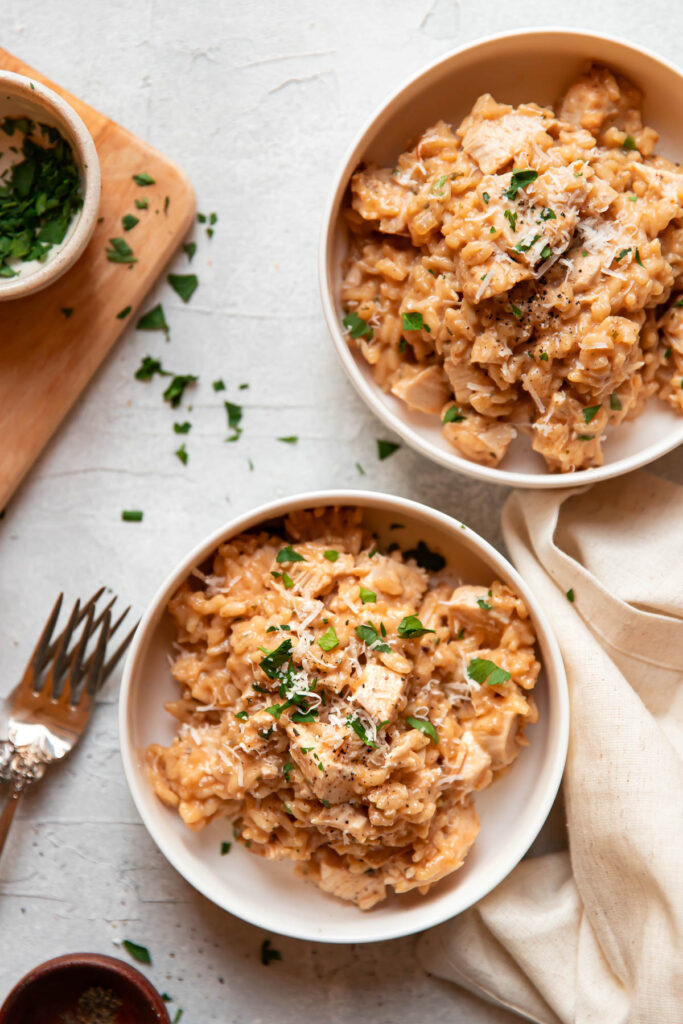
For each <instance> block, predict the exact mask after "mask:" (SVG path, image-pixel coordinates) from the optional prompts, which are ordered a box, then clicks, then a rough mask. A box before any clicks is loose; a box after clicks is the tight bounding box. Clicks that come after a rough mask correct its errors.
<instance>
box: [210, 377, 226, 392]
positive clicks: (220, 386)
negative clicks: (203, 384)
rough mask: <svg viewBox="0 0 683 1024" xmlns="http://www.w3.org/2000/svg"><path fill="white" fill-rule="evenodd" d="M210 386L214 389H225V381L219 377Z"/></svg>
mask: <svg viewBox="0 0 683 1024" xmlns="http://www.w3.org/2000/svg"><path fill="white" fill-rule="evenodd" d="M212 387H213V390H214V391H225V381H224V380H223V379H222V378H221V377H219V378H218V380H215V381H214V382H213V385H212Z"/></svg>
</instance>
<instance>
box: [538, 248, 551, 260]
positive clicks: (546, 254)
mask: <svg viewBox="0 0 683 1024" xmlns="http://www.w3.org/2000/svg"><path fill="white" fill-rule="evenodd" d="M552 254H553V250H552V249H551V248H550V246H549V245H544V246H543V248H542V249H541V259H542V260H547V259H550V257H551V256H552Z"/></svg>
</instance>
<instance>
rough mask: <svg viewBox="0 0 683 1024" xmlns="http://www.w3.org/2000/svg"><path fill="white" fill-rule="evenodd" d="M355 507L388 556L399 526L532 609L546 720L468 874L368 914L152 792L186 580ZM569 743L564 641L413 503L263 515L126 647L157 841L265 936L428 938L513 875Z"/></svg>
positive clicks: (139, 754) (135, 780)
mask: <svg viewBox="0 0 683 1024" xmlns="http://www.w3.org/2000/svg"><path fill="white" fill-rule="evenodd" d="M330 505H355V506H358V507H360V508H362V509H363V514H364V521H365V525H366V526H367V527H368V528H369V529H370V530H371V531H372V532H374V533H376V534H377V537H378V540H379V543H380V545H382V546H384V547H386V546H388V545H389V544H390V543H391V542H392V541H395V540H396V533H395V532H392V529H391V525H392V523H396V522H400V523H402V524H403V529H402V530H401V545H402V547H404V548H408V547H415V546H416V544H417V543H418V541H420V540H424V541H426V542H427V543H428V544H429V545H430V547H432V548H434V549H436V550H437V551H439V552H440V553H441V554H442V555H443V556H444V558H445V559H446V562H447V564H448V566H449V568H450V570H451V572H452V573H453V574H454V575H455V576H456V577H457V578H460V579H461V580H462V581H463V582H465V583H486V584H489V583H490V582H491V580H492V579H493V578H497V579H500V580H502V581H503V582H505V583H508V584H509V585H510V586H511V587H512V588H513V589H514V590H515V591H516V592H517V593H518V594H520V596H521V597H522V598H523V599H524V601H525V602H526V605H527V607H528V608H529V611H530V613H531V617H532V620H533V623H534V627H535V629H536V635H537V638H538V651H539V659H540V661H541V664H542V673H541V676H540V678H539V682H538V684H537V686H536V689H535V690H534V697H535V699H536V702H537V704H538V708H539V716H540V717H539V721H538V723H537V724H536V725H534V726H531V727H529V729H528V731H527V736H528V738H529V741H530V745H529V747H527V748H525V749H524V750H523V751H522V752H521V754H520V756H519V757H518V758H517V760H516V761H515V762H514V764H513V765H511V767H510V768H509V769H508V771H506V772H505V773H504V774H503V775H502V776H501V777H500V778H499V779H498V780H497V781H496V783H495V785H492V786H490V787H489V788H488V789H486V790H484V791H483V792H481V793H478V794H477V797H476V806H477V811H478V813H479V816H480V818H481V831H480V833H479V835H478V836H477V840H476V842H475V843H474V846H473V847H472V849H471V850H470V853H469V854H468V857H467V860H466V861H465V864H464V866H463V867H462V868H461V869H460V870H459V871H455V872H454V873H453V874H451V875H449V876H448V877H447V878H444V879H443V880H442V881H441V882H439V883H438V884H437V885H435V886H433V887H432V889H430V891H429V892H428V893H427V895H426V896H421V895H420V894H419V893H418V892H417V891H415V892H410V893H406V894H404V895H401V896H390V897H389V898H388V899H386V900H384V901H383V902H382V903H380V904H378V905H377V906H376V907H374V908H373V909H372V910H370V911H367V912H363V911H362V910H359V909H358V908H357V907H355V906H353V905H351V904H349V903H343V902H342V901H341V900H337V899H335V898H334V897H332V896H329V895H327V894H326V893H324V892H323V891H322V890H321V889H318V888H317V887H316V886H314V885H311V884H309V883H307V882H306V881H304V880H303V879H301V878H299V877H298V876H297V875H296V874H295V871H294V864H293V863H292V862H289V861H280V862H274V861H267V860H264V859H263V858H262V857H257V856H254V855H253V854H251V853H249V851H248V850H245V849H244V847H243V846H241V845H240V844H239V843H233V845H232V850H231V851H230V855H229V856H227V857H224V856H221V843H222V842H224V841H226V840H228V841H229V840H232V838H233V836H232V830H231V827H230V823H229V822H228V821H227V820H225V819H223V820H216V821H213V822H212V823H211V824H210V825H208V826H207V827H206V828H204V829H202V830H201V832H191V831H190V830H189V829H188V828H187V827H186V826H185V825H184V824H183V822H182V821H181V819H180V817H179V815H178V814H177V813H176V812H175V811H173V810H170V809H169V808H168V807H166V806H165V805H164V804H162V802H161V801H160V800H159V798H158V797H157V796H156V794H155V793H154V791H153V789H152V786H151V783H150V781H149V779H148V777H147V771H146V768H145V763H144V751H145V749H146V747H147V746H148V745H149V744H150V743H163V744H165V745H167V744H169V743H170V742H171V741H172V740H173V737H174V736H175V733H176V727H177V722H176V721H175V720H174V719H173V718H172V717H171V716H170V715H169V714H168V713H167V712H166V711H165V709H164V704H165V703H166V702H167V701H170V700H175V699H177V696H178V684H177V683H176V682H175V681H174V680H173V678H172V676H171V673H170V670H169V663H168V656H169V654H170V653H171V651H172V643H173V640H174V638H175V630H174V628H173V623H172V621H171V618H170V616H169V615H168V613H167V611H166V608H167V605H168V600H169V598H170V597H171V595H172V594H173V593H174V592H175V590H176V588H177V587H178V586H179V584H180V583H181V582H182V581H183V580H184V579H185V578H186V577H187V576H188V575H189V573H190V571H191V570H192V569H193V568H194V567H195V566H198V565H201V564H202V563H203V562H204V561H205V559H206V558H208V557H209V556H210V555H211V554H212V552H213V551H214V550H215V549H216V547H217V546H218V545H219V544H221V543H222V542H223V541H225V540H227V539H228V538H230V537H234V536H235V535H236V534H238V533H241V532H242V531H243V530H251V529H254V528H255V527H260V526H263V525H264V524H265V523H267V522H268V521H270V520H273V519H277V518H278V517H281V516H284V515H287V514H288V513H289V512H292V511H295V510H297V509H302V508H319V507H321V506H330ZM568 735H569V702H568V696H567V682H566V678H565V673H564V667H563V664H562V657H561V655H560V652H559V649H558V646H557V642H556V640H555V638H554V636H553V634H552V630H551V628H550V624H549V622H548V620H547V619H546V617H545V614H544V612H543V609H542V608H541V606H540V605H539V603H538V602H537V600H536V598H535V597H534V595H533V594H532V593H531V591H530V590H529V588H528V586H527V585H526V583H525V582H524V580H523V579H522V578H521V576H520V575H519V574H518V573H517V572H516V571H515V569H514V568H513V567H512V565H511V564H510V563H509V562H508V561H507V560H506V559H505V558H503V556H502V555H500V554H499V553H498V552H497V551H496V550H495V549H494V548H492V547H491V545H490V544H488V543H487V542H486V541H485V540H483V539H482V538H481V537H479V536H478V535H477V534H476V533H474V531H473V530H470V529H468V528H467V527H465V525H464V524H461V523H458V522H457V521H456V520H455V519H451V518H450V517H449V516H446V515H444V514H443V513H441V512H437V511H435V510H434V509H431V508H428V507H427V506H426V505H419V504H418V503H417V502H414V501H408V500H407V499H405V498H396V497H392V496H391V495H388V494H375V493H368V492H367V491H336V492H333V491H329V492H318V493H314V494H303V495H299V496H297V497H294V498H288V499H284V500H281V501H277V502H272V503H271V504H268V505H264V506H262V507H261V508H257V509H255V510H254V511H253V512H251V513H248V514H247V515H244V516H240V518H239V519H235V520H233V522H231V523H228V524H227V525H226V526H223V527H221V529H220V530H218V531H216V533H214V534H212V536H210V537H207V538H206V540H204V541H202V543H201V544H199V545H198V547H196V548H195V549H194V550H193V551H190V553H189V554H188V555H187V557H186V558H184V559H183V560H182V562H181V563H180V565H178V566H176V568H175V569H174V570H173V572H172V573H171V575H170V576H169V577H168V579H167V580H166V581H165V582H164V583H163V584H162V586H161V587H160V589H159V590H158V591H157V593H156V594H155V596H154V598H153V599H152V602H151V604H150V606H149V608H148V609H147V612H146V613H145V615H144V617H143V619H142V621H141V623H140V626H139V628H138V631H137V633H136V635H135V638H134V640H133V643H132V645H131V648H130V652H129V655H128V659H127V661H126V666H125V669H124V673H123V682H122V685H121V697H120V709H119V737H120V743H121V754H122V757H123V767H124V770H125V773H126V778H127V780H128V785H129V786H130V790H131V793H132V794H133V799H134V800H135V803H136V805H137V808H138V811H139V812H140V815H141V817H142V820H143V821H144V823H145V825H146V826H147V829H148V830H149V833H150V835H151V836H152V838H153V839H154V841H155V842H156V844H157V846H158V847H159V849H160V850H161V851H162V853H163V854H165V856H166V857H167V858H168V859H169V861H170V862H171V864H172V865H173V866H174V867H175V868H176V870H177V871H179V872H180V874H181V875H183V876H184V877H185V878H186V879H187V881H188V882H190V883H191V884H192V885H193V886H194V887H195V888H196V889H198V890H199V891H200V892H201V893H203V894H204V896H206V897H207V898H208V899H210V900H212V901H213V902H214V903H216V904H218V906H219V907H223V908H224V909H225V910H229V911H230V912H231V913H233V914H236V915H237V916H238V917H241V918H243V919H244V920H245V921H250V922H251V923H252V924H255V925H258V926H259V927H261V928H265V929H267V930H269V931H276V932H280V933H282V934H284V935H292V936H294V937H295V938H299V939H312V940H316V941H318V942H376V941H378V940H380V939H394V938H397V937H398V936H400V935H408V934H410V933H411V932H417V931H421V930H422V929H423V928H429V927H430V926H431V925H435V924H439V923H440V922H441V921H445V920H446V919H447V918H449V917H453V916H454V915H455V914H459V913H460V912H461V911H463V910H466V909H467V907H470V906H472V904H473V903H476V902H477V900H479V899H481V898H482V897H483V896H485V895H486V894H487V893H488V892H490V891H491V889H493V888H494V887H495V886H496V885H498V883H499V882H500V881H502V879H503V878H505V876H506V875H507V874H508V873H509V872H510V871H511V870H512V869H513V867H514V866H515V865H516V864H517V862H518V861H519V860H520V858H521V857H522V856H523V855H524V853H525V852H526V850H527V849H528V848H529V846H530V845H531V843H532V842H533V840H534V838H535V837H536V835H537V833H538V831H539V829H540V828H541V826H542V824H543V822H544V821H545V819H546V817H547V815H548V812H549V811H550V808H551V806H552V803H553V800H554V799H555V796H556V794H557V790H558V788H559V785H560V780H561V777H562V770H563V768H564V761H565V756H566V752H567V738H568Z"/></svg>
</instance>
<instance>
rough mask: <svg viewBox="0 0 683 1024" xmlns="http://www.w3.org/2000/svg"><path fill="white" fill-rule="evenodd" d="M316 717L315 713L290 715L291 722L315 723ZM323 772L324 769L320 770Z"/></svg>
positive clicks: (299, 712)
mask: <svg viewBox="0 0 683 1024" xmlns="http://www.w3.org/2000/svg"><path fill="white" fill-rule="evenodd" d="M317 717H318V712H317V711H294V712H293V713H292V721H293V722H301V723H304V722H315V720H316V718H317ZM322 770H323V771H324V769H322Z"/></svg>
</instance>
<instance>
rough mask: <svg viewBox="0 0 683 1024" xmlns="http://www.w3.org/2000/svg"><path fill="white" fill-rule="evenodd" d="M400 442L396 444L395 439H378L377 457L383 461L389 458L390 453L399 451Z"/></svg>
mask: <svg viewBox="0 0 683 1024" xmlns="http://www.w3.org/2000/svg"><path fill="white" fill-rule="evenodd" d="M400 447H401V446H400V444H396V442H395V441H380V440H379V439H378V440H377V458H378V459H379V460H380V462H382V461H383V460H384V459H388V458H389V456H390V455H393V454H394V452H397V451H398V450H399V448H400Z"/></svg>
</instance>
